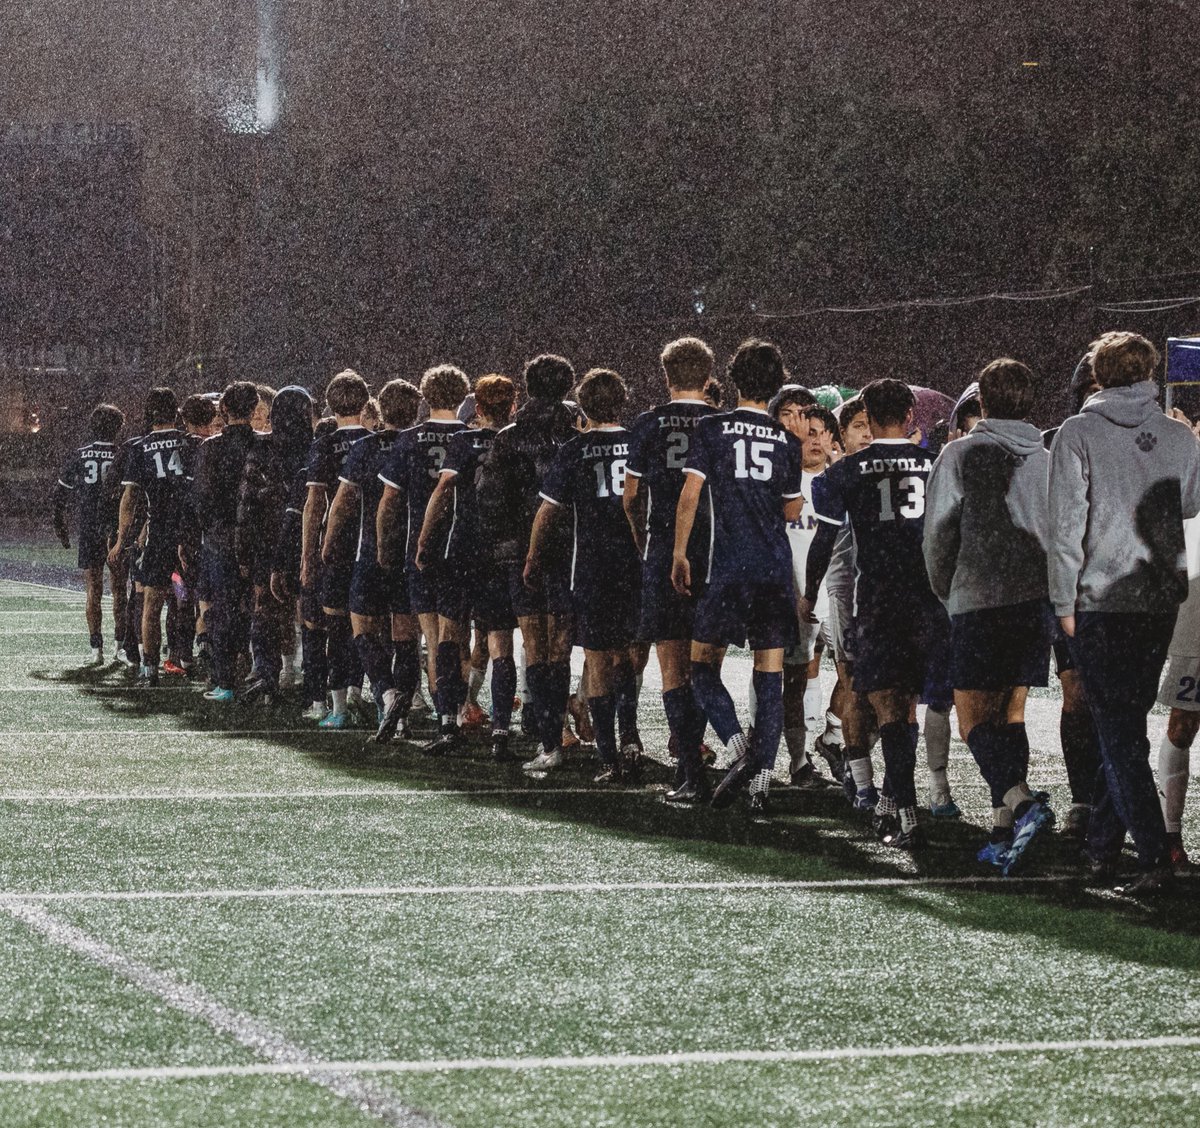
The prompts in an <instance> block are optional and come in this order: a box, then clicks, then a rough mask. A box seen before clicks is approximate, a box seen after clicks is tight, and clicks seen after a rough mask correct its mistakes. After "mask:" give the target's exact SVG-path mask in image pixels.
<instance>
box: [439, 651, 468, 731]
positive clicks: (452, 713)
mask: <svg viewBox="0 0 1200 1128" xmlns="http://www.w3.org/2000/svg"><path fill="white" fill-rule="evenodd" d="M434 670H435V672H436V674H437V688H436V690H435V691H434V704H435V705H436V706H437V711H438V712H439V713H440V714H441V716H442V725H443V727H445V726H447V725H454V726H457V725H458V711H459V709H460V708H461V707H462V703H463V701H464V700H465V699H466V695H467V687H466V685H465V684H464V682H463V676H462V651H461V650H459V647H458V643H457V642H439V643H438V648H437V654H436V655H435V656H434Z"/></svg>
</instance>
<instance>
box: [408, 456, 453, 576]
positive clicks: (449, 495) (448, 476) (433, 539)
mask: <svg viewBox="0 0 1200 1128" xmlns="http://www.w3.org/2000/svg"><path fill="white" fill-rule="evenodd" d="M457 481H458V474H457V472H456V471H454V470H443V471H442V472H441V474H439V475H438V480H437V485H436V486H434V487H433V493H431V494H430V495H429V504H428V505H427V506H425V519H424V520H423V521H422V522H421V532H420V535H419V536H418V537H417V559H416V564H417V567H418V568H421V569H425V568H427V567H428V566H429V552H430V549H431V547H432V546H433V545H434V544H436V543H437V540H438V538H439V537H440V536H441V530H442V527H443V526H444V525H445V523H446V519H447V518H448V517H449V515H450V509H451V506H452V505H453V504H454V490H455V483H456V482H457Z"/></svg>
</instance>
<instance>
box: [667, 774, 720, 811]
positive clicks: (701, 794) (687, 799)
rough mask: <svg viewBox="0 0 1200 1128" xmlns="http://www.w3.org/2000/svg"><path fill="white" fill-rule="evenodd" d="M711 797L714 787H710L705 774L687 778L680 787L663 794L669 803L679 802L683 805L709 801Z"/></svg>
mask: <svg viewBox="0 0 1200 1128" xmlns="http://www.w3.org/2000/svg"><path fill="white" fill-rule="evenodd" d="M711 798H712V788H711V787H709V785H708V780H707V779H705V778H704V776H699V777H698V778H697V779H685V780H684V781H683V782H682V783H681V784H679V786H678V787H675V788H673V789H672V790H670V791H668V792H667V793H666V794H665V795H664V796H663V799H665V800H666V801H667V802H668V803H678V804H680V805H681V806H683V805H692V804H695V803H707V802H708V800H709V799H711Z"/></svg>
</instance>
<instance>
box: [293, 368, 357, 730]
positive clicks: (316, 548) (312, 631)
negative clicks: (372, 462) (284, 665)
mask: <svg viewBox="0 0 1200 1128" xmlns="http://www.w3.org/2000/svg"><path fill="white" fill-rule="evenodd" d="M370 398H371V392H370V389H368V387H367V382H366V381H365V380H364V379H363V378H362V377H361V376H360V375H359V374H358V373H357V372H355V371H353V370H352V369H349V368H347V369H345V370H344V371H342V372H339V373H338V374H337V375H336V376H335V377H334V378H333V379H332V380H330V381H329V384H328V386H327V387H326V388H325V402H326V403H327V404H328V405H329V410H330V411H331V412H333V416H334V419H335V420H336V421H337V427H336V429H335V430H334V431H333V432H332V433H330V434H326V435H318V437H317V438H315V439H313V444H312V449H311V450H310V451H309V455H308V497H307V498H306V500H305V502H304V515H303V522H302V529H301V556H300V599H301V601H302V615H303V620H304V630H305V632H306V635H307V637H306V643H305V648H304V663H305V680H306V683H307V690H308V695H309V697H310V699H311V700H312V705H311V707H310V708H309V710H308V711H307V712H306V714H305V716H306V717H307V718H308V719H309V720H315V721H316V722H317V723H318V725H319V726H320V727H321V728H328V729H342V728H346V727H348V726H349V725H350V723H351V722H350V716H349V712H348V710H349V708H350V706H351V704H352V701H351V697H352V694H351V690H353V691H354V693H353V705H354V707H355V713H357V712H358V697H359V695H360V694H361V692H362V668H361V666H359V663H358V657H357V655H356V654H355V651H354V637H353V635H352V633H351V628H350V581H351V579H352V577H353V573H354V561H353V559H352V554H351V552H350V550H349V546H347V545H343V546H339V551H338V552H337V553H336V555H335V554H334V553H332V552H331V553H330V556H331V562H330V563H329V564H328V565H327V566H325V567H324V568H322V567H321V540H322V533H323V531H324V527H325V518H326V515H327V513H328V510H329V504H330V502H331V501H332V499H333V495H334V494H335V493H336V492H337V487H338V479H339V478H340V476H341V473H342V465H343V463H344V462H345V460H346V455H347V454H348V453H349V450H350V448H351V447H352V446H353V445H354V444H355V443H356V442H358V440H359V439H364V438H366V437H367V435H368V434H369V433H370V432H368V431H367V429H366V428H365V427H363V426H362V424H361V423H360V422H359V415H360V413H361V412H362V409H363V407H365V406H366V402H367V400H368V399H370ZM322 648H324V651H325V653H324V659H325V660H324V662H322V654H321V650H322ZM310 653H311V658H312V661H311V663H310V661H309V659H310ZM326 684H328V687H329V695H330V699H331V700H332V703H333V708H332V709H330V710H328V711H326V708H325V687H326Z"/></svg>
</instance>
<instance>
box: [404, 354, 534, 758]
mask: <svg viewBox="0 0 1200 1128" xmlns="http://www.w3.org/2000/svg"><path fill="white" fill-rule="evenodd" d="M516 401H517V389H516V385H515V384H513V382H512V381H511V380H510V379H509V378H508V377H507V376H501V375H498V374H492V375H488V376H483V377H481V378H480V379H479V380H478V381H477V382H476V384H475V393H474V396H473V404H472V407H473V414H472V426H471V427H468V428H467V429H465V430H462V431H459V432H457V433H456V434H454V435H452V436H451V437H450V442H449V444H448V446H447V450H446V460H445V462H443V463H442V469H441V475H440V476H439V478H438V481H437V485H436V486H435V487H434V491H433V493H432V494H431V495H430V498H429V504H428V506H427V507H426V510H425V515H424V521H423V522H422V526H421V534H420V539H419V541H418V543H417V565H418V566H419V567H421V568H425V569H429V568H430V567H433V568H435V569H438V570H441V571H442V572H443V578H442V581H441V582H442V583H443V584H444V585H445V586H447V587H449V586H451V585H454V586H457V587H458V588H459V591H458V593H456V594H455V595H453V596H452V602H453V604H454V605H455V608H454V609H455V610H456V611H458V610H462V609H464V608H473V609H474V611H475V619H476V629H477V631H478V632H480V633H482V634H483V635H484V638H485V640H486V646H487V649H486V652H485V660H484V665H485V666H486V664H487V661H486V660H487V657H490V658H491V660H492V716H491V724H492V749H491V755H492V759H493V760H495V761H497V762H498V763H504V762H506V761H508V760H511V759H512V758H513V757H512V753H511V752H509V750H508V730H509V725H510V724H511V722H512V710H513V694H514V693H515V692H516V689H517V667H516V663H515V662H514V660H513V629H514V628H515V627H516V625H517V621H516V618H515V617H514V615H513V613H512V601H511V599H510V598H509V595H508V585H507V583H502V584H499V585H497V584H495V583H492V582H490V581H489V575H488V573H489V572H490V571H492V570H493V569H492V567H491V559H490V557H491V552H490V551H488V549H487V548H486V547H485V545H484V543H483V537H482V536H481V530H480V522H479V516H478V505H477V491H478V489H479V486H480V483H481V479H482V474H483V464H484V463H485V462H486V461H487V459H488V457H489V455H490V454H491V451H492V447H493V445H494V444H495V441H496V435H497V433H498V432H499V431H500V429H501V428H502V427H506V426H507V425H508V423H509V420H510V419H511V418H512V414H513V409H514V408H515V406H516ZM447 526H448V528H447ZM436 545H444V547H443V548H442V550H441V553H440V560H437V561H435V560H433V559H432V557H433V556H434V555H435V554H436V549H435V546H436ZM501 578H503V577H501ZM497 592H498V593H499V598H495V595H496V593H497ZM481 593H488V594H490V595H492V596H493V598H491V599H486V598H482V599H481V598H480V594H481ZM460 625H461V621H460V620H445V621H441V622H439V624H438V629H439V631H442V632H444V634H445V637H447V638H449V637H451V636H452V635H453V634H454V633H456V632H458V631H459V628H460ZM463 641H465V640H463V639H461V638H460V646H461V645H462V643H463ZM472 672H474V671H473V670H472ZM451 739H453V738H451Z"/></svg>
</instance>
